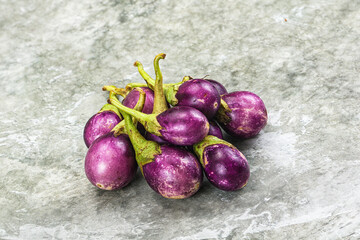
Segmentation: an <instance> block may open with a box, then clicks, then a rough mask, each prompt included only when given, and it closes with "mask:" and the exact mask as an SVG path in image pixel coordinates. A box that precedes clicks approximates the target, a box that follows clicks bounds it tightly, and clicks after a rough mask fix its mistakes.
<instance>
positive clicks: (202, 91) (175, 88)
mask: <svg viewBox="0 0 360 240" xmlns="http://www.w3.org/2000/svg"><path fill="white" fill-rule="evenodd" d="M134 65H135V66H136V67H137V68H138V70H139V73H140V75H141V76H142V77H143V78H144V80H145V81H146V82H147V83H148V85H149V86H150V87H152V86H154V85H155V80H154V79H152V78H151V77H150V76H149V75H148V74H147V73H146V72H145V70H144V68H143V66H142V64H141V63H140V62H138V61H137V62H135V64H134ZM163 88H164V92H165V96H166V100H167V102H168V103H170V104H171V105H172V106H189V107H193V108H196V109H198V110H199V111H201V112H202V113H203V114H204V115H205V116H206V117H207V118H209V119H211V118H213V117H214V116H215V114H216V112H217V111H218V109H219V107H220V94H219V92H218V91H217V89H216V88H215V87H214V86H213V84H211V83H210V82H209V81H206V80H204V79H191V78H190V77H185V78H184V79H183V81H181V82H180V83H174V84H164V86H163Z"/></svg>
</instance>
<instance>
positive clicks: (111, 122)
mask: <svg viewBox="0 0 360 240" xmlns="http://www.w3.org/2000/svg"><path fill="white" fill-rule="evenodd" d="M120 121H121V119H120V117H119V116H118V115H117V114H116V113H115V112H113V111H103V112H99V113H97V114H95V115H93V116H92V117H91V118H90V119H89V120H88V121H87V123H86V125H85V128H84V134H83V136H84V141H85V144H86V146H87V147H90V145H91V144H92V143H93V142H94V141H95V140H96V139H97V138H98V137H100V136H102V135H104V134H106V133H109V132H110V131H111V130H112V129H113V128H114V127H115V126H116V125H117V124H118V123H119V122H120Z"/></svg>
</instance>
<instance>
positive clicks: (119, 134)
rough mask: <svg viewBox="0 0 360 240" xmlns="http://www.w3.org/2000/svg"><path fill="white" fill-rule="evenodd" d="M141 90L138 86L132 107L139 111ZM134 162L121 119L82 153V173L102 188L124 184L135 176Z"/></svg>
mask: <svg viewBox="0 0 360 240" xmlns="http://www.w3.org/2000/svg"><path fill="white" fill-rule="evenodd" d="M144 104H145V92H144V91H143V90H141V92H140V95H139V100H138V102H137V104H136V105H135V107H134V109H135V110H137V111H142V109H143V107H144ZM136 170H137V163H136V160H135V152H134V149H133V147H132V145H131V142H130V139H129V137H128V136H127V135H126V131H125V121H121V122H120V123H118V124H117V125H116V126H115V127H114V128H113V129H112V130H111V132H109V133H107V134H105V135H102V136H101V137H99V138H97V139H96V140H95V141H94V142H93V144H91V146H90V148H89V150H88V152H87V154H86V157H85V173H86V176H87V177H88V179H89V181H90V182H91V183H92V184H93V185H95V186H96V187H98V188H100V189H103V190H115V189H119V188H122V187H125V186H126V185H127V184H129V183H130V182H131V180H132V179H133V178H134V177H135V173H136Z"/></svg>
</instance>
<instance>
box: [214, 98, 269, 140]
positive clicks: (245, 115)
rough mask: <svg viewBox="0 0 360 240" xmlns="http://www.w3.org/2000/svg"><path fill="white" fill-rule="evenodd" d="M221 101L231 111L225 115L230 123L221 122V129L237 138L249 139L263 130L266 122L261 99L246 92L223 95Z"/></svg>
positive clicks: (264, 109) (265, 112)
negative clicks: (229, 119) (223, 101)
mask: <svg viewBox="0 0 360 240" xmlns="http://www.w3.org/2000/svg"><path fill="white" fill-rule="evenodd" d="M222 99H223V100H225V102H226V103H227V104H228V106H229V108H230V109H231V110H232V112H230V113H226V114H227V115H228V116H229V117H230V118H231V121H230V122H229V123H227V124H223V123H221V122H219V123H220V125H221V127H222V128H223V129H224V130H225V131H226V132H227V133H228V134H230V135H232V136H234V137H239V138H251V137H254V136H255V135H257V134H258V133H259V132H260V130H261V129H263V128H264V127H265V125H266V122H267V111H266V108H265V105H264V102H263V101H262V100H261V98H260V97H259V96H258V95H256V94H254V93H252V92H247V91H238V92H232V93H229V94H225V95H223V96H222Z"/></svg>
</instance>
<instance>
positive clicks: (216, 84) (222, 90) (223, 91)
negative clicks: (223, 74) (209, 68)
mask: <svg viewBox="0 0 360 240" xmlns="http://www.w3.org/2000/svg"><path fill="white" fill-rule="evenodd" d="M205 80H206V81H208V82H210V83H211V84H212V85H213V86H214V87H215V88H216V90H217V91H218V93H219V94H220V95H223V94H227V93H228V91H227V90H226V88H225V87H224V85H222V84H221V83H219V82H218V81H215V80H212V79H205Z"/></svg>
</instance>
